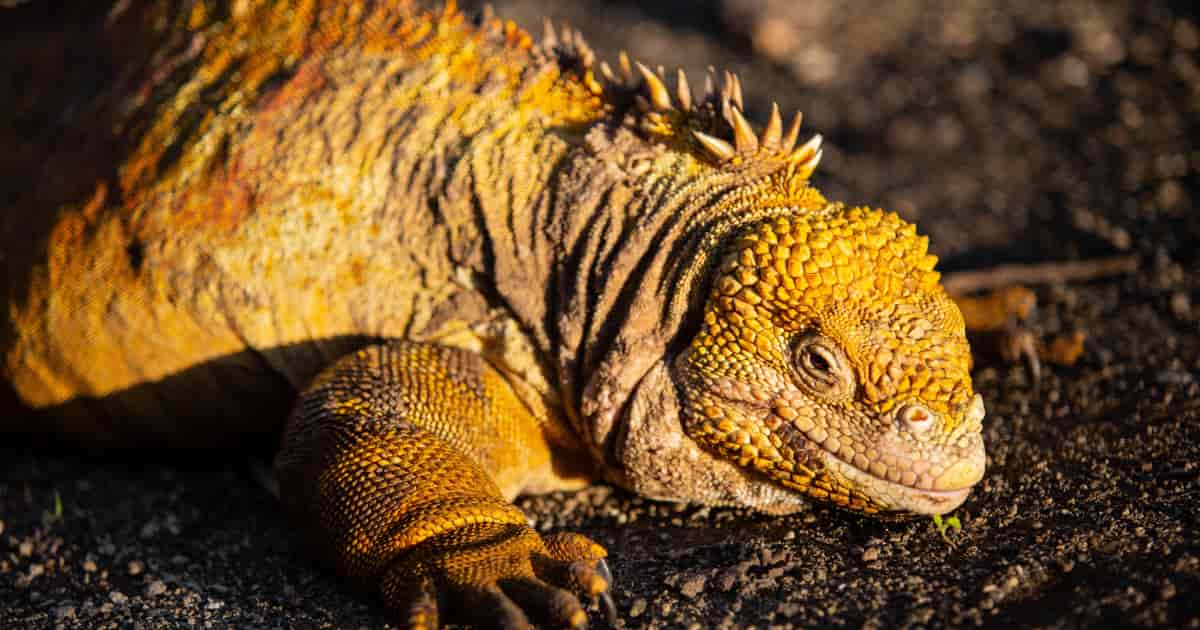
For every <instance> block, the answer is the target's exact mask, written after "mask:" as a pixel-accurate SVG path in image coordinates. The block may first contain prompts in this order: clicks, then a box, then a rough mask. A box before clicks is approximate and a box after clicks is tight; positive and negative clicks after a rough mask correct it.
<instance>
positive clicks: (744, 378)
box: [675, 204, 984, 514]
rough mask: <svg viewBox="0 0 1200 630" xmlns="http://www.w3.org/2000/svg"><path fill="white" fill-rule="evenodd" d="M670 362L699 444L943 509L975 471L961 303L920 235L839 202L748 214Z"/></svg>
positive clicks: (846, 502)
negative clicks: (699, 319)
mask: <svg viewBox="0 0 1200 630" xmlns="http://www.w3.org/2000/svg"><path fill="white" fill-rule="evenodd" d="M734 241H735V242H734V243H733V244H732V247H731V248H730V249H728V250H727V252H726V256H725V258H724V260H723V261H722V262H720V263H719V266H718V268H717V269H716V276H715V279H714V282H713V285H712V286H713V289H712V292H711V295H710V296H709V298H708V302H707V304H706V305H705V307H704V322H703V324H702V327H701V330H700V331H699V333H698V334H697V336H696V337H695V339H694V340H692V342H691V344H690V346H689V347H688V349H687V351H686V352H684V353H683V354H682V355H681V356H680V357H679V359H678V361H677V363H676V365H675V373H676V379H677V381H678V382H679V383H680V384H681V387H680V390H681V391H682V392H683V399H684V413H683V415H684V429H685V431H686V432H687V433H688V434H689V435H690V436H691V437H692V439H694V440H695V441H697V442H699V443H700V444H701V445H703V446H704V447H705V448H707V449H708V450H709V451H713V452H715V453H716V454H718V455H719V456H720V457H722V458H724V459H726V460H728V461H732V462H736V464H737V465H738V466H740V467H743V468H745V469H750V470H753V471H757V472H758V473H760V474H762V475H765V476H766V477H768V478H769V479H771V480H772V481H774V482H775V483H778V484H780V485H782V486H784V487H787V488H791V489H793V490H797V491H799V492H802V493H804V494H807V495H808V496H810V497H813V498H816V499H820V500H822V501H829V502H832V503H835V504H837V505H839V506H842V507H845V508H849V509H852V510H856V511H862V512H902V513H903V512H908V513H923V514H940V513H944V512H947V511H950V510H952V509H954V508H955V507H957V506H958V505H959V504H961V503H962V502H963V501H964V500H965V499H966V497H967V495H968V493H969V492H970V488H971V486H972V485H973V484H975V483H976V482H977V481H979V479H980V477H981V476H982V474H983V470H984V448H983V440H982V437H981V435H980V431H981V421H982V419H983V415H984V408H983V401H982V399H981V398H980V396H979V395H978V394H976V393H974V391H973V389H972V386H971V378H970V374H969V372H968V370H969V367H970V350H969V348H968V346H967V340H966V337H965V331H964V325H963V319H962V315H961V314H960V313H959V310H958V308H957V307H956V306H955V304H954V303H953V302H952V301H951V300H950V299H949V298H948V297H947V295H946V293H945V291H944V290H943V289H942V287H941V285H940V284H939V274H938V273H937V272H935V271H933V267H934V264H935V263H936V261H937V259H936V258H935V257H934V256H931V255H929V254H928V253H927V252H926V245H927V239H926V238H925V237H919V236H917V235H916V229H915V227H914V226H913V225H911V224H909V223H906V222H904V221H903V220H901V219H900V218H899V217H898V216H896V215H895V214H892V213H885V212H882V211H878V210H869V209H862V208H854V209H850V210H846V209H844V208H843V207H842V206H841V205H840V204H829V205H826V206H825V207H824V208H818V209H803V208H798V209H796V211H795V212H790V213H785V214H782V215H780V216H777V217H775V218H772V219H767V220H765V221H762V222H759V223H757V224H754V225H751V226H749V227H747V228H744V229H743V230H742V232H741V233H740V234H739V235H738V236H737V237H735V238H734Z"/></svg>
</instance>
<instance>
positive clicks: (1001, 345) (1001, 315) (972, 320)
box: [954, 286, 1042, 384]
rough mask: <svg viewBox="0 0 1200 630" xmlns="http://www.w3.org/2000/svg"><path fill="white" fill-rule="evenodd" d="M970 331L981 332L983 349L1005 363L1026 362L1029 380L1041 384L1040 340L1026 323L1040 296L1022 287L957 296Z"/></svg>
mask: <svg viewBox="0 0 1200 630" xmlns="http://www.w3.org/2000/svg"><path fill="white" fill-rule="evenodd" d="M954 302H955V303H956V304H957V305H958V308H959V310H960V311H962V314H963V320H964V321H965V322H966V326H967V330H970V331H973V332H976V333H979V334H980V335H981V336H982V340H983V344H982V345H983V346H985V347H984V348H983V350H984V351H985V352H987V351H988V349H989V348H990V351H991V353H992V354H998V355H999V356H1000V357H1002V358H1003V359H1004V360H1005V361H1011V362H1017V361H1021V360H1024V362H1025V363H1026V365H1028V367H1029V374H1030V377H1031V378H1032V379H1033V382H1034V383H1035V384H1036V383H1038V382H1039V381H1041V376H1042V363H1041V359H1040V358H1039V356H1040V353H1039V352H1038V343H1037V338H1036V337H1035V336H1034V334H1033V333H1032V332H1031V331H1030V330H1029V329H1028V328H1026V327H1025V325H1024V321H1025V319H1026V318H1028V317H1029V316H1030V314H1032V313H1033V310H1034V308H1035V307H1036V306H1037V296H1036V295H1035V294H1034V292H1033V291H1032V290H1030V289H1028V288H1026V287H1023V286H1011V287H1004V288H1000V289H995V290H993V291H989V292H987V293H984V294H982V295H973V296H957V297H955V298H954Z"/></svg>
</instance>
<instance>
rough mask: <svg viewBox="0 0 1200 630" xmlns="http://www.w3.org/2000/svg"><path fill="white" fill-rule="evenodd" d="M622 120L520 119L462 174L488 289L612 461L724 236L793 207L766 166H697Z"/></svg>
mask: <svg viewBox="0 0 1200 630" xmlns="http://www.w3.org/2000/svg"><path fill="white" fill-rule="evenodd" d="M628 122H629V121H628V120H624V121H622V120H620V119H619V117H615V116H614V117H611V118H607V119H604V120H601V121H599V122H597V123H595V124H594V125H592V126H591V127H590V128H589V129H588V130H587V132H586V133H585V134H582V135H579V134H577V133H571V132H563V131H562V130H555V129H542V130H533V129H529V128H526V129H525V130H524V133H523V134H514V135H512V136H510V137H506V138H505V139H503V140H500V141H499V142H498V143H497V144H496V145H494V146H493V147H492V148H493V150H494V151H495V155H496V156H497V157H494V158H490V160H489V161H490V162H491V164H492V165H494V166H495V170H489V171H488V172H487V173H486V174H485V173H483V172H482V169H481V170H480V171H478V172H477V173H476V175H482V177H476V178H474V179H473V181H474V182H476V185H477V188H476V191H477V194H476V195H474V196H473V199H474V201H473V202H474V203H476V204H478V205H479V208H480V211H479V218H480V220H481V222H482V226H483V228H484V230H483V239H482V245H483V250H484V251H483V254H484V256H483V259H484V260H488V261H490V265H486V266H488V267H490V268H489V269H487V272H488V273H487V275H488V276H489V277H490V278H491V279H492V282H493V286H494V289H495V291H496V295H497V296H498V297H499V298H500V299H501V300H503V302H504V303H505V305H506V306H507V307H508V308H509V309H510V310H511V311H512V312H513V313H514V314H515V315H516V317H517V319H518V320H519V321H520V322H521V324H522V326H523V327H524V328H525V329H526V330H527V331H528V332H529V333H530V335H531V336H532V337H533V339H534V341H535V343H536V345H537V346H538V347H539V348H541V349H542V350H543V352H544V353H545V356H546V359H547V362H548V363H549V366H548V368H549V369H550V371H552V372H553V374H554V376H555V377H556V379H555V380H556V381H557V382H558V383H559V385H560V387H561V398H562V401H563V402H564V406H565V408H566V413H567V415H568V416H569V417H570V420H571V422H572V424H573V425H574V426H575V428H576V431H577V433H578V434H579V435H580V437H582V438H583V440H584V442H585V443H586V444H587V445H588V446H589V447H590V449H591V450H592V452H593V454H594V455H595V456H596V457H598V458H602V459H603V460H605V461H606V463H608V464H609V465H610V467H612V464H613V463H614V461H613V460H614V458H615V454H614V452H613V449H614V441H613V439H614V437H615V435H616V434H615V431H614V430H615V429H617V428H619V427H618V425H619V423H620V419H621V418H622V416H623V414H624V412H625V410H626V407H627V406H628V405H629V404H630V402H631V400H632V396H633V395H634V391H635V389H636V388H637V386H638V383H639V382H640V381H641V380H642V378H643V377H644V376H645V375H646V374H647V373H648V372H649V371H650V370H651V369H652V368H654V367H655V366H656V365H661V364H663V363H664V362H665V361H667V359H668V357H669V355H670V354H671V352H672V348H674V347H676V345H677V344H678V343H679V342H680V341H681V340H686V338H687V336H688V335H689V334H690V333H691V332H694V330H695V328H696V327H697V325H698V323H699V321H698V318H699V310H700V308H701V306H702V305H703V300H704V297H705V295H706V294H707V288H708V279H709V275H710V274H709V268H710V266H711V264H712V263H714V262H716V260H717V259H719V256H720V252H721V251H722V248H723V243H724V242H725V241H726V240H727V239H728V238H731V237H733V236H734V235H736V233H737V232H738V228H740V227H741V226H744V225H747V224H750V223H754V222H756V221H759V220H761V219H763V218H766V217H769V216H774V215H776V214H781V213H784V212H789V211H793V210H794V207H790V206H789V205H787V204H780V205H778V206H771V205H770V204H763V203H762V200H763V198H764V197H765V196H766V195H765V194H760V193H756V192H755V191H756V190H758V189H759V188H769V185H768V184H767V183H766V179H767V178H768V177H769V175H770V171H769V170H766V169H762V170H761V172H760V171H759V170H756V168H755V166H753V165H751V166H749V167H747V168H746V169H744V170H740V171H737V170H735V171H729V170H720V169H713V168H709V167H707V166H706V165H703V164H701V163H699V162H698V161H697V160H696V159H695V157H693V156H692V155H691V154H689V153H686V152H680V151H673V150H671V149H669V148H668V147H666V146H664V145H662V144H661V143H656V142H655V141H653V140H647V139H645V138H643V137H642V136H641V135H640V134H639V133H637V132H636V131H634V130H631V129H630V125H629V124H628ZM539 134H540V135H541V137H540V138H539V137H538V136H539ZM531 136H532V139H531ZM517 147H525V149H524V151H525V152H524V154H520V151H521V150H520V149H518V148H517ZM481 159H482V158H480V157H476V158H475V160H476V161H480V160H481ZM479 182H492V183H494V184H498V186H496V187H495V188H492V189H489V190H485V189H484V188H480V187H478V183H479ZM752 200H753V201H755V202H756V203H755V204H754V208H755V209H751V207H750V206H751V201H752ZM764 208H765V209H764Z"/></svg>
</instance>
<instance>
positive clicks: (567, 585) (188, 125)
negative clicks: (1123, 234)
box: [0, 0, 985, 627]
mask: <svg viewBox="0 0 1200 630" xmlns="http://www.w3.org/2000/svg"><path fill="white" fill-rule="evenodd" d="M148 4H150V5H151V6H150V7H149V8H146V9H145V10H144V11H141V12H137V13H136V14H134V13H133V12H127V13H125V14H122V15H119V16H116V17H114V19H112V20H110V21H109V22H108V23H107V28H109V29H110V31H111V34H112V35H111V37H113V38H114V40H116V39H117V38H118V35H116V34H117V33H120V32H122V31H121V29H125V28H130V29H131V28H134V27H137V28H151V30H153V31H154V33H156V38H151V40H149V41H152V42H153V43H152V44H146V45H144V46H142V47H141V48H134V49H133V52H130V53H128V55H127V56H128V57H129V58H130V59H127V61H130V64H129V67H130V69H129V70H128V71H126V72H124V73H123V74H120V75H119V81H117V82H115V83H114V84H113V85H111V86H104V87H100V88H96V94H95V98H94V99H93V100H92V101H91V102H90V103H89V104H88V106H87V107H86V108H84V109H83V110H82V111H86V112H92V113H95V115H96V116H97V120H103V121H104V122H105V124H104V125H99V124H97V125H96V129H98V131H96V132H95V135H98V136H104V138H103V139H102V141H98V142H99V143H100V144H104V145H105V146H109V147H118V149H116V150H114V152H113V153H112V154H111V155H114V156H116V157H115V158H114V159H113V160H112V161H110V162H107V163H106V162H104V161H103V160H93V161H92V162H95V163H94V164H92V165H91V166H90V167H89V168H91V170H90V171H84V172H86V173H90V174H92V176H91V177H83V180H84V183H83V184H80V186H79V187H78V190H79V191H82V194H79V195H77V197H78V201H77V202H75V203H68V204H65V205H63V206H62V207H61V208H42V210H41V211H42V212H43V213H46V214H47V216H50V217H51V221H52V227H51V229H50V230H48V236H47V237H46V238H45V239H40V240H36V241H35V242H29V243H23V244H21V245H20V246H17V245H14V246H13V248H11V249H10V250H9V253H8V254H7V256H8V260H7V261H6V262H7V263H8V271H7V275H6V277H5V280H4V281H5V282H6V285H5V286H4V287H0V288H4V289H5V292H6V294H7V300H8V304H9V308H8V312H7V315H6V318H7V321H6V322H4V325H3V326H0V350H3V352H4V364H3V370H4V377H5V380H6V381H7V382H8V386H9V387H11V389H12V390H13V392H14V393H15V394H16V397H17V398H18V399H19V401H20V403H21V405H22V406H23V407H25V408H27V409H31V410H35V411H36V412H37V413H36V415H31V414H23V415H12V416H10V418H18V419H23V420H21V422H23V423H24V424H21V425H19V426H14V425H13V422H12V421H11V420H9V421H6V424H4V425H2V429H3V430H4V431H6V432H12V431H38V432H43V433H49V434H53V435H56V436H60V437H64V438H68V439H72V440H75V441H78V442H83V443H87V444H93V445H98V446H117V445H131V444H153V445H165V446H183V447H205V446H208V447H215V446H219V445H224V444H231V443H237V442H239V441H242V440H247V439H253V438H255V437H260V438H261V437H262V436H265V435H274V434H281V435H282V437H281V438H280V448H279V452H278V456H277V458H276V461H275V474H276V478H277V480H278V484H279V490H280V494H281V500H282V502H283V504H284V505H285V506H286V508H287V510H288V511H289V512H290V513H291V515H292V516H293V518H294V519H295V522H296V523H297V525H298V526H300V527H301V528H302V529H303V530H305V531H306V532H307V534H308V537H309V538H310V539H311V540H312V542H313V546H314V548H315V549H316V550H317V551H318V553H319V555H320V556H321V557H322V558H323V559H324V560H326V561H327V562H328V563H329V564H330V565H331V566H333V567H335V568H336V570H338V571H339V572H340V573H342V574H344V575H345V576H347V577H348V578H351V579H353V580H355V581H356V582H359V583H361V584H362V585H363V586H364V587H365V588H367V589H373V590H375V591H377V592H379V593H380V594H381V595H382V598H383V601H384V602H385V604H386V605H387V606H388V607H389V608H390V609H391V610H393V611H394V612H395V614H397V615H398V616H399V617H400V618H401V619H402V620H404V621H405V622H406V623H407V624H409V625H411V626H413V627H435V626H437V625H438V622H439V619H443V620H444V619H445V618H447V617H448V616H450V613H452V612H453V611H455V610H459V611H462V610H473V611H476V613H477V614H479V615H480V617H481V618H482V619H484V620H490V621H491V622H494V623H496V624H497V625H502V626H504V625H513V626H517V625H520V624H522V623H525V619H526V617H527V616H528V617H529V618H532V619H535V620H537V619H540V620H542V621H544V622H546V623H549V624H551V625H566V626H575V627H577V626H581V625H583V624H585V623H586V613H585V609H584V607H583V606H582V604H581V601H580V599H579V596H583V597H584V599H587V598H590V597H591V598H594V597H597V596H602V595H603V594H604V593H605V591H606V590H607V588H608V585H609V582H610V581H611V576H610V575H609V574H608V572H607V569H606V566H605V564H604V561H603V558H604V556H605V555H606V552H605V550H604V549H602V548H601V547H600V546H598V545H596V544H595V543H593V542H591V541H589V540H588V539H586V538H584V537H582V536H579V535H575V534H569V533H564V534H556V535H552V536H541V535H539V534H538V533H536V532H535V531H534V530H533V529H531V528H530V527H529V525H528V524H527V521H526V518H525V516H524V514H523V513H522V512H521V511H520V510H519V509H517V508H516V507H514V506H513V505H512V504H511V503H510V501H511V500H512V499H513V498H514V497H516V496H517V495H519V494H522V493H537V492H546V491H551V490H557V489H571V488H579V487H581V486H583V485H585V484H587V483H589V482H592V481H595V480H604V481H608V482H611V483H614V484H617V485H619V486H622V487H625V488H628V489H630V490H632V491H634V492H637V493H640V494H643V495H646V496H649V497H653V498H657V499H664V500H673V501H692V502H698V503H705V504H714V505H740V506H748V507H752V508H756V509H759V510H763V511H767V512H772V513H788V512H793V511H796V510H799V509H802V508H803V507H804V505H806V503H807V502H809V501H812V500H816V501H823V502H830V503H832V504H835V505H838V506H840V507H843V508H846V509H849V510H853V511H856V512H862V513H870V514H881V515H890V514H942V513H945V512H947V511H950V510H952V509H954V508H955V507H957V506H958V505H960V504H961V503H962V502H963V501H964V500H965V499H966V498H967V496H968V494H969V492H970V489H971V487H972V486H973V485H974V484H975V483H976V482H977V481H979V479H980V478H981V476H982V475H983V471H984V465H985V457H984V446H983V441H982V437H981V421H982V418H983V415H984V408H983V402H982V400H981V398H980V397H979V396H978V395H977V394H975V392H974V390H973V388H972V384H971V378H970V374H969V366H970V353H969V349H968V345H967V341H966V337H965V326H964V319H963V316H962V313H961V312H960V310H959V308H958V307H957V306H956V305H955V302H954V301H952V300H951V299H950V298H949V297H948V296H947V294H946V292H945V291H944V290H943V288H942V285H941V284H940V277H939V274H938V272H937V271H935V270H934V267H935V264H936V258H935V257H934V256H932V255H930V254H929V253H928V252H927V240H926V238H924V237H921V236H918V235H917V233H916V229H915V227H914V226H913V225H912V224H909V223H907V222H905V221H904V220H902V219H901V218H900V217H899V216H897V215H896V214H894V213H889V212H885V211H882V210H877V209H871V208H863V207H847V206H845V205H843V204H841V203H836V202H831V201H828V200H826V199H825V198H824V197H823V196H822V195H821V194H820V192H818V191H817V190H816V189H815V188H813V187H812V186H810V184H809V176H810V174H811V173H812V171H813V169H814V168H815V167H816V165H817V162H818V161H819V159H820V157H821V148H820V138H819V137H816V138H813V139H812V140H809V141H807V142H802V143H801V142H799V141H798V132H799V128H800V117H799V116H798V115H797V116H796V117H794V118H792V119H791V121H790V124H785V121H784V118H783V117H782V116H781V115H780V113H779V110H778V108H775V109H774V110H773V111H772V112H771V115H770V117H769V119H768V120H767V123H766V125H765V126H764V127H763V128H762V129H761V130H760V131H755V130H754V129H753V128H752V125H751V124H750V123H749V122H747V120H746V118H745V116H744V114H743V111H742V108H743V104H742V94H741V91H742V88H741V85H740V83H739V81H738V80H737V77H736V76H734V75H729V74H726V75H725V76H724V77H715V76H710V77H709V78H708V81H707V83H708V85H707V86H706V87H705V88H704V89H702V90H697V91H695V92H693V90H692V89H691V88H690V87H689V85H688V78H687V77H686V76H685V75H684V74H683V73H679V74H678V75H677V76H676V77H673V81H667V80H666V79H665V78H664V77H663V76H662V71H661V70H659V71H657V72H656V71H653V70H651V69H648V68H646V67H645V66H643V65H641V64H635V63H630V62H629V61H628V59H626V58H625V57H624V56H622V58H621V60H620V63H619V64H618V67H617V68H616V70H615V71H614V70H613V69H610V68H609V66H608V65H607V64H604V63H598V62H597V61H596V60H595V59H594V57H595V55H594V54H593V52H592V51H591V50H590V49H589V48H588V47H587V45H586V44H585V43H584V42H583V40H582V38H581V37H580V36H579V35H578V34H577V33H576V32H574V31H571V30H569V29H568V30H564V31H563V32H561V33H556V32H554V30H553V29H547V34H546V36H545V37H543V38H542V39H541V41H540V42H537V43H535V42H534V41H533V39H532V38H531V37H530V36H529V35H528V34H527V33H526V32H525V31H523V30H521V29H520V28H518V27H516V26H515V25H513V24H512V23H510V22H505V21H502V20H500V19H498V18H495V17H494V16H492V15H490V14H487V13H485V14H484V15H481V16H479V17H477V18H471V17H468V16H465V15H464V14H462V13H461V12H459V11H457V10H456V9H455V8H454V7H453V5H451V6H448V7H446V8H445V9H443V10H436V11H426V10H422V9H420V8H418V7H414V6H412V5H411V3H409V2H405V1H403V0H380V1H378V2H365V1H363V2H358V1H356V2H345V3H319V2H312V1H308V2H270V3H261V6H251V5H250V4H246V3H233V5H229V6H227V3H223V2H217V1H215V0H211V1H205V0H195V1H193V2H190V3H181V4H178V5H171V7H172V8H166V7H167V5H169V4H170V3H148ZM251 4H252V3H251ZM179 7H183V8H182V9H181V8H179ZM131 24H132V25H133V26H130V25H131ZM147 24H154V25H155V26H153V27H147V26H146V25H147ZM134 53H137V57H138V58H137V59H136V60H134V59H132V58H133V57H134V56H135V54H134ZM670 83H674V84H675V86H674V88H668V87H667V86H668V84H670ZM105 143H107V144H105ZM89 155H91V156H92V157H94V154H89ZM27 201H28V200H27ZM30 203H31V204H32V202H30ZM34 205H35V204H34ZM29 207H33V206H32V205H30V206H29ZM4 220H5V222H6V224H5V225H4V226H3V227H4V228H5V229H4V232H3V236H4V238H5V239H6V241H8V242H13V243H15V242H16V240H15V239H16V238H17V236H16V235H20V234H22V223H21V221H26V220H28V221H33V220H34V218H28V217H26V216H25V215H21V216H15V217H14V216H9V217H6V218H5V219H4ZM18 263H20V264H18ZM289 410H290V416H289ZM35 423H36V426H34V424H35ZM448 603H454V604H455V605H454V606H452V607H449V608H448ZM459 603H461V604H463V605H461V606H459V605H457V604H459ZM479 611H485V613H479ZM477 619H478V618H477Z"/></svg>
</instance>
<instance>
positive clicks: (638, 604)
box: [629, 597, 646, 617]
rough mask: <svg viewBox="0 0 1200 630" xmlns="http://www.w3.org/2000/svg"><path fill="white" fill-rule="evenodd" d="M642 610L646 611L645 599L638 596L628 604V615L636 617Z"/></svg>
mask: <svg viewBox="0 0 1200 630" xmlns="http://www.w3.org/2000/svg"><path fill="white" fill-rule="evenodd" d="M644 612H646V599H645V598H643V597H639V598H637V599H635V600H633V604H631V605H630V606H629V616H630V617H638V616H640V615H641V614H642V613H644Z"/></svg>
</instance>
